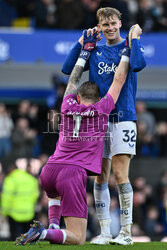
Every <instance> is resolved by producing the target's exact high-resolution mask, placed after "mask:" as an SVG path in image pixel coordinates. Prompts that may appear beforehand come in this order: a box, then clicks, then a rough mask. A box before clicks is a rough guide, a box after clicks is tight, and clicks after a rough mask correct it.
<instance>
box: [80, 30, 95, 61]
mask: <svg viewBox="0 0 167 250" xmlns="http://www.w3.org/2000/svg"><path fill="white" fill-rule="evenodd" d="M97 40H98V38H97V33H96V32H95V33H94V34H93V36H92V35H91V34H89V35H88V34H87V30H84V31H83V46H82V50H81V53H80V55H79V57H80V58H83V59H85V60H88V59H89V56H90V52H91V51H92V50H94V48H95V47H96V42H97Z"/></svg>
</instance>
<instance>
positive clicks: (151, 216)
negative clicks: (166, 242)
mask: <svg viewBox="0 0 167 250" xmlns="http://www.w3.org/2000/svg"><path fill="white" fill-rule="evenodd" d="M158 219H159V212H158V209H157V208H156V207H153V206H152V207H149V208H148V209H147V216H146V220H145V224H144V229H145V232H146V234H147V235H148V236H150V238H151V239H152V240H155V237H156V239H157V240H160V238H159V239H158V236H160V237H161V233H162V225H161V224H160V223H159V221H158Z"/></svg>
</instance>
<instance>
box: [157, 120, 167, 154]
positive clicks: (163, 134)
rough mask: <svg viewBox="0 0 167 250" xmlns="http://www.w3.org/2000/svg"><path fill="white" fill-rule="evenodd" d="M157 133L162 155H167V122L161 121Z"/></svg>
mask: <svg viewBox="0 0 167 250" xmlns="http://www.w3.org/2000/svg"><path fill="white" fill-rule="evenodd" d="M156 130H157V131H156V132H157V135H158V140H159V147H160V155H161V156H166V155H167V150H166V148H167V122H166V121H161V122H159V123H158V124H157V128H156Z"/></svg>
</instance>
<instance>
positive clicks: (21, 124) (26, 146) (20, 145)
mask: <svg viewBox="0 0 167 250" xmlns="http://www.w3.org/2000/svg"><path fill="white" fill-rule="evenodd" d="M36 134H37V133H36V131H35V130H34V129H30V127H29V121H28V120H27V119H26V118H19V119H18V120H17V121H16V126H15V129H14V131H13V134H12V153H11V154H12V156H13V157H14V158H22V157H26V158H29V157H30V158H31V157H32V155H33V147H34V145H35V143H36Z"/></svg>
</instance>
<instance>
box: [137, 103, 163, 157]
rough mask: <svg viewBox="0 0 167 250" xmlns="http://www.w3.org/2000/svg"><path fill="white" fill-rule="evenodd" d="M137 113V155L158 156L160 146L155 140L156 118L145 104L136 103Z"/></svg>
mask: <svg viewBox="0 0 167 250" xmlns="http://www.w3.org/2000/svg"><path fill="white" fill-rule="evenodd" d="M136 112H137V131H138V135H137V154H138V155H144V156H145V155H147V156H157V155H158V153H159V148H158V144H157V141H156V138H155V125H156V121H155V117H154V115H153V114H152V113H151V112H149V111H148V110H147V108H146V104H145V103H144V102H141V101H139V102H137V103H136Z"/></svg>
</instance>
